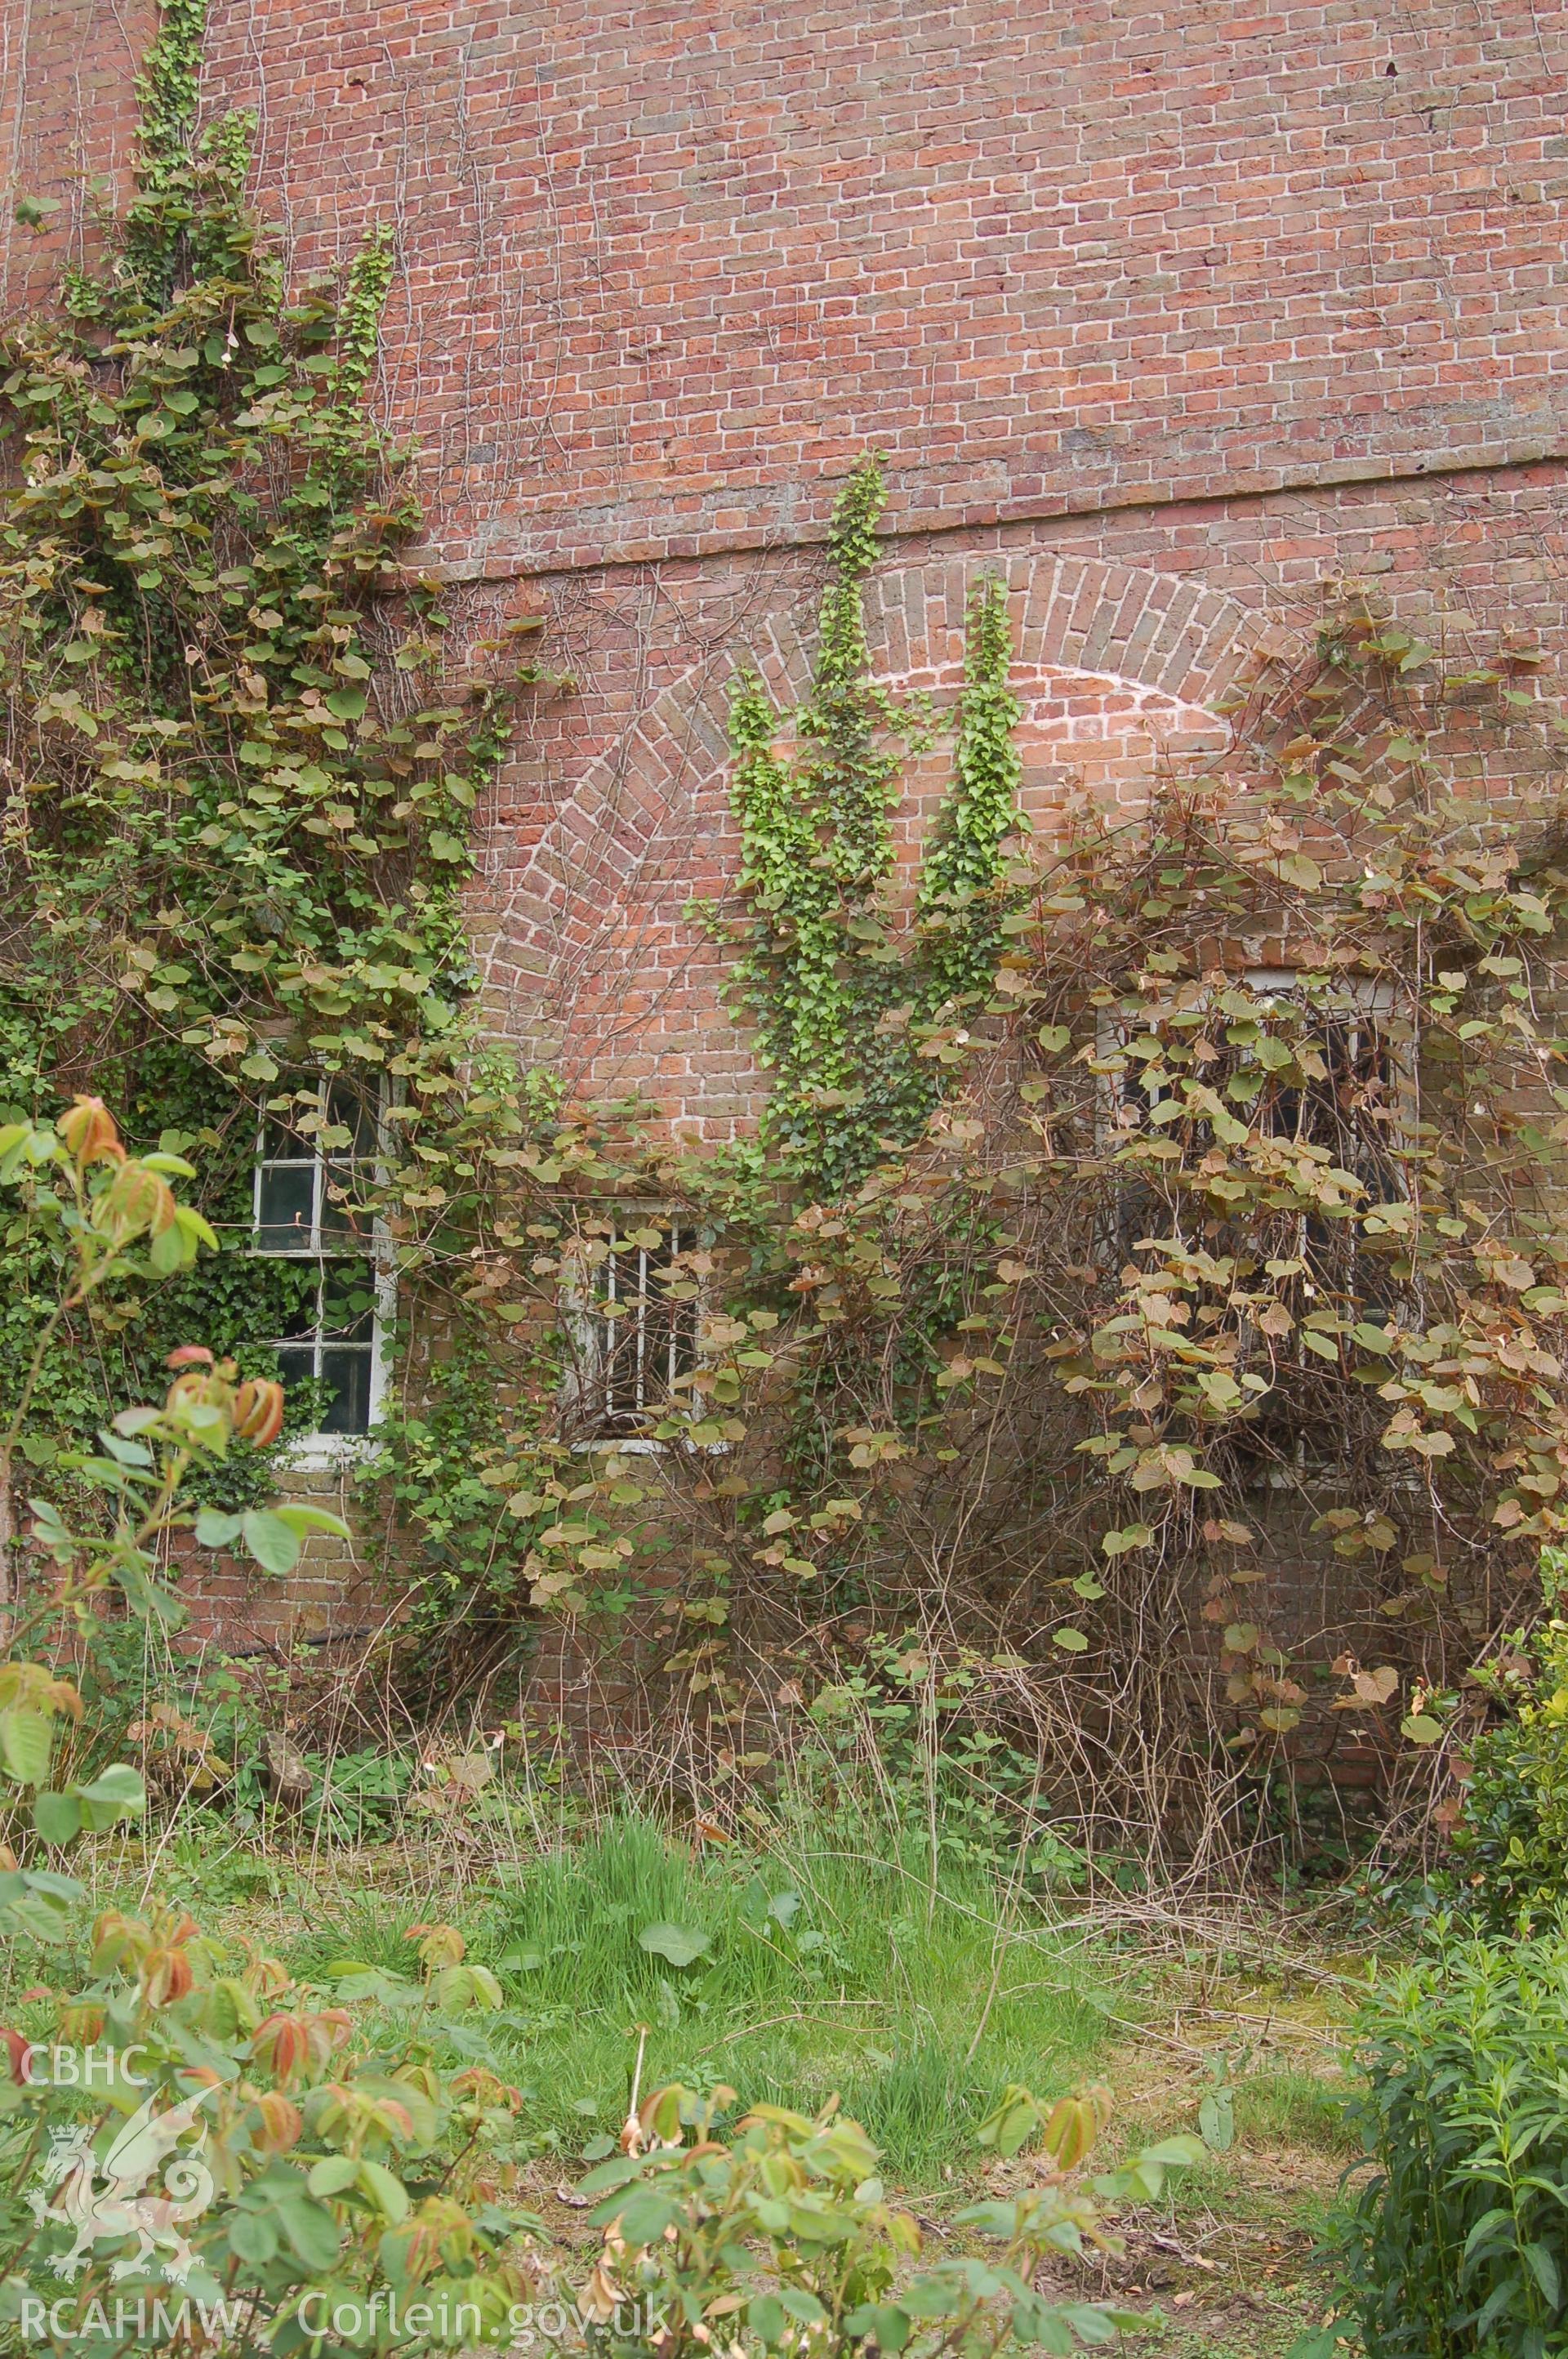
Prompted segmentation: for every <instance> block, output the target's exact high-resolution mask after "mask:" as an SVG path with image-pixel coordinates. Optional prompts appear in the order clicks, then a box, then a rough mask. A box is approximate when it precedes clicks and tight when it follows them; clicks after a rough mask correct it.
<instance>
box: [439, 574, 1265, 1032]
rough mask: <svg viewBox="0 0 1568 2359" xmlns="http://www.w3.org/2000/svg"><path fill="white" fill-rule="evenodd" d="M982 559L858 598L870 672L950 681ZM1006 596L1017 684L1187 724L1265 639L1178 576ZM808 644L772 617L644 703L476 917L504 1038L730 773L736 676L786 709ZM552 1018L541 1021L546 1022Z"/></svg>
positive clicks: (1059, 581) (1034, 581)
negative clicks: (1076, 691)
mask: <svg viewBox="0 0 1568 2359" xmlns="http://www.w3.org/2000/svg"><path fill="white" fill-rule="evenodd" d="M986 570H987V569H986V566H985V563H984V561H983V560H977V559H975V558H949V559H941V560H933V561H930V562H927V563H925V564H924V565H912V566H904V567H901V568H898V569H896V570H894V569H892V568H888V569H885V570H883V571H881V572H879V573H878V574H877V575H876V576H875V577H874V579H873V581H872V582H871V584H870V585H869V588H868V593H867V601H866V604H867V630H868V636H869V638H870V641H871V647H872V650H873V653H874V655H875V657H876V659H877V663H878V669H879V671H880V672H881V674H882V675H883V676H884V677H887V678H890V679H894V680H898V681H901V682H915V683H918V682H921V681H923V680H932V681H938V680H944V679H955V678H957V675H958V673H959V671H960V669H961V667H962V662H963V652H964V617H965V610H966V606H967V603H968V596H969V593H970V591H971V590H972V588H973V585H974V583H975V582H976V581H977V580H978V579H979V575H980V574H981V573H982V572H983V571H986ZM991 570H993V571H1001V572H1002V573H1004V575H1005V578H1006V581H1007V584H1008V591H1009V604H1010V608H1011V617H1012V626H1013V636H1014V644H1015V647H1016V648H1017V654H1018V665H1019V670H1020V673H1021V675H1022V676H1027V675H1029V674H1032V673H1033V674H1038V673H1039V672H1042V671H1046V670H1049V671H1065V672H1076V673H1080V674H1089V675H1093V676H1097V677H1098V678H1100V679H1116V680H1119V681H1121V682H1125V683H1129V684H1130V685H1132V686H1135V687H1137V688H1141V689H1145V690H1151V691H1152V692H1153V693H1154V694H1156V695H1157V696H1159V697H1160V698H1161V699H1166V698H1168V699H1170V700H1171V702H1172V704H1173V705H1181V706H1185V707H1187V708H1189V709H1190V710H1192V711H1193V712H1194V713H1195V715H1196V713H1197V712H1201V711H1203V710H1204V709H1206V708H1209V707H1212V705H1213V704H1214V703H1215V701H1217V698H1218V697H1219V696H1221V695H1222V694H1223V692H1224V691H1225V690H1226V689H1227V688H1228V687H1229V686H1230V685H1231V683H1232V682H1233V680H1234V679H1235V678H1236V676H1237V674H1238V671H1239V670H1240V669H1242V667H1243V666H1244V665H1245V664H1246V663H1247V661H1248V659H1249V657H1250V656H1251V655H1252V654H1253V652H1254V651H1255V649H1256V648H1257V647H1258V644H1259V642H1260V639H1261V638H1262V636H1263V635H1264V631H1265V627H1266V626H1265V623H1264V619H1263V618H1262V617H1261V616H1260V615H1258V614H1252V613H1249V611H1248V610H1247V609H1246V608H1245V607H1242V606H1240V605H1238V603H1236V602H1235V601H1234V600H1232V599H1229V598H1227V597H1226V596H1224V595H1223V594H1222V593H1221V592H1217V591H1216V590H1214V589H1212V588H1209V587H1207V586H1206V585H1205V584H1204V583H1203V582H1196V581H1192V580H1188V579H1186V578H1185V577H1184V576H1181V575H1178V574H1169V573H1158V572H1154V571H1148V570H1146V569H1143V568H1140V567H1134V566H1126V565H1115V564H1109V563H1107V562H1105V561H1103V560H1099V559H1096V558H1084V557H1056V556H1051V555H1045V554H1040V555H1035V556H1022V557H1014V558H1009V559H1006V560H998V561H996V563H995V564H994V565H993V567H992V568H991ZM811 653H812V638H811V636H810V635H809V634H808V633H807V632H806V631H805V630H802V629H801V628H800V627H799V626H798V625H796V624H795V622H794V621H793V620H790V619H785V618H781V619H780V620H779V621H777V622H775V623H772V624H769V625H765V626H764V627H763V628H762V630H761V631H760V632H759V633H756V634H755V635H754V636H752V638H751V639H750V640H749V641H746V642H743V643H741V644H740V645H738V646H737V647H735V648H734V650H733V651H732V659H731V660H729V661H725V662H721V663H708V664H705V665H703V666H701V667H699V668H695V669H693V670H692V671H691V672H689V673H687V675H686V676H685V677H684V678H683V679H679V680H677V681H676V682H674V683H673V684H672V685H671V686H670V687H669V688H667V689H665V690H664V692H663V693H662V694H661V695H660V696H659V697H658V698H657V699H656V700H655V701H654V703H653V704H652V705H651V706H650V708H649V710H648V712H646V713H645V714H644V716H643V720H642V721H641V722H640V723H639V724H638V726H637V729H636V731H635V733H634V734H633V739H632V742H631V744H630V745H623V746H622V747H621V748H619V749H617V751H616V753H615V754H614V755H613V756H603V757H601V758H600V760H599V761H597V762H595V763H594V764H592V765H591V766H590V767H589V769H587V770H586V771H585V772H584V774H583V776H582V777H581V779H580V780H579V783H578V785H577V787H576V788H575V789H574V790H573V792H572V794H571V795H570V797H569V798H568V800H567V801H566V802H565V803H564V804H563V805H562V806H561V808H560V809H559V810H557V813H556V815H555V818H554V820H553V821H552V822H551V825H550V827H549V829H548V830H547V832H546V834H545V835H544V837H543V838H542V839H541V841H540V843H538V845H537V846H536V847H535V851H534V853H533V855H532V857H531V858H530V860H529V861H528V863H527V864H526V866H525V867H524V869H523V870H522V871H521V872H520V873H519V874H518V875H516V876H515V877H514V879H512V880H511V883H510V889H509V890H508V891H507V892H506V893H505V895H504V897H503V898H502V899H501V900H500V902H499V903H498V905H496V906H493V907H492V909H491V910H489V911H488V912H486V917H487V919H488V923H487V924H486V925H485V932H486V933H487V935H488V937H489V939H488V941H487V942H486V944H485V945H484V946H483V949H482V952H481V957H482V966H483V973H484V977H485V988H486V994H487V996H489V997H490V998H491V999H492V1003H494V1004H495V1012H496V1014H497V1016H502V1014H503V1007H502V1005H501V1003H502V1002H505V1003H509V1004H508V1005H507V1006H506V1007H505V1011H504V1014H505V1028H507V1029H508V1030H513V1029H515V1028H516V1025H517V1018H518V1016H519V1015H520V1013H521V1012H522V1011H521V1009H520V1008H519V1006H518V1004H517V1003H518V1001H519V998H520V997H535V999H536V1006H537V1012H538V1014H539V1015H541V1016H543V1015H544V1014H545V1012H546V1007H547V1005H548V1002H549V1000H550V997H551V989H550V975H551V971H552V968H553V967H554V965H555V962H556V959H557V956H558V954H559V951H560V947H561V945H562V942H563V938H564V936H566V935H569V937H570V938H571V939H572V940H575V942H576V944H577V945H578V947H579V951H580V949H581V946H582V944H583V943H584V941H585V939H586V938H587V937H588V936H589V935H591V934H592V933H593V931H594V930H595V929H596V928H597V926H598V925H599V923H600V921H602V920H603V919H605V918H607V917H608V916H609V914H610V912H611V909H612V908H614V907H616V906H617V905H620V906H622V907H623V906H624V900H625V897H626V895H627V892H628V890H629V888H630V886H632V883H633V878H634V876H635V875H637V874H639V873H640V872H643V871H645V869H646V868H647V866H648V864H649V863H650V862H651V861H653V860H656V859H657V856H658V839H659V835H660V832H661V822H662V823H663V826H664V828H665V830H669V831H676V832H678V829H679V827H680V826H681V824H682V823H689V819H690V815H691V813H692V811H693V810H694V809H695V808H696V807H697V806H698V805H699V804H704V803H705V802H706V799H707V798H708V795H709V793H710V791H711V789H712V788H713V786H714V784H715V781H716V780H717V779H718V778H719V777H720V776H721V774H722V773H723V771H724V769H725V768H726V766H727V764H728V759H729V749H728V742H727V736H726V717H727V711H728V703H729V696H730V681H731V679H733V676H734V671H735V669H736V667H737V666H738V665H739V664H741V663H750V664H751V665H752V667H753V668H754V669H755V670H756V671H757V672H758V674H759V675H760V677H761V679H762V682H763V685H764V686H765V687H766V688H767V690H769V691H770V693H771V694H773V696H774V697H775V698H776V699H777V700H778V701H779V702H780V703H781V704H784V705H787V704H791V703H795V702H797V701H799V699H800V698H801V696H802V695H803V694H804V693H805V690H806V686H807V683H808V681H809V679H810V666H811ZM546 1020H547V1019H546Z"/></svg>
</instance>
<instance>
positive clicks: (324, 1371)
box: [320, 1343, 371, 1433]
mask: <svg viewBox="0 0 1568 2359" xmlns="http://www.w3.org/2000/svg"><path fill="white" fill-rule="evenodd" d="M370 1359H371V1355H370V1346H369V1344H368V1343H329V1344H328V1345H327V1346H326V1347H325V1348H324V1350H323V1351H322V1353H321V1380H322V1382H323V1384H325V1385H326V1386H327V1387H328V1390H329V1398H328V1401H327V1406H326V1408H325V1410H324V1412H323V1414H322V1418H321V1426H320V1430H321V1431H322V1432H323V1433H368V1432H369V1430H370Z"/></svg>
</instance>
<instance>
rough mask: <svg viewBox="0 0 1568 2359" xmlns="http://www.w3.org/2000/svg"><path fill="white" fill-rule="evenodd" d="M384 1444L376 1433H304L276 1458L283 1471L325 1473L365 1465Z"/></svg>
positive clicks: (281, 1472) (291, 1472) (280, 1470)
mask: <svg viewBox="0 0 1568 2359" xmlns="http://www.w3.org/2000/svg"><path fill="white" fill-rule="evenodd" d="M380 1447H381V1442H380V1437H379V1436H378V1435H376V1434H373V1433H301V1434H297V1435H296V1436H295V1438H294V1440H292V1441H289V1442H287V1443H286V1444H285V1445H284V1447H283V1448H282V1449H281V1450H280V1451H278V1453H277V1455H276V1458H275V1459H274V1460H273V1464H274V1465H275V1466H276V1469H277V1471H278V1473H280V1474H326V1473H334V1472H336V1471H337V1470H338V1469H339V1468H344V1469H347V1468H349V1467H351V1466H362V1465H364V1464H365V1463H366V1462H367V1461H368V1460H370V1459H372V1458H373V1457H374V1455H375V1453H376V1451H377V1450H378V1449H379V1448H380Z"/></svg>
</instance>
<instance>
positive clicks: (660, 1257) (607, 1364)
mask: <svg viewBox="0 0 1568 2359" xmlns="http://www.w3.org/2000/svg"><path fill="white" fill-rule="evenodd" d="M692 1242H693V1239H692V1234H691V1232H690V1231H689V1230H685V1229H682V1228H681V1227H680V1226H679V1225H678V1224H676V1223H672V1225H671V1227H670V1229H669V1232H668V1234H667V1236H666V1237H665V1239H664V1240H663V1241H662V1242H661V1243H660V1244H659V1245H656V1246H648V1245H633V1246H629V1247H626V1248H623V1249H622V1250H621V1251H619V1252H617V1251H613V1250H612V1251H611V1252H610V1253H609V1254H608V1255H607V1256H606V1257H605V1271H604V1301H605V1304H606V1306H607V1307H606V1312H605V1314H604V1315H603V1316H601V1317H600V1321H598V1325H599V1330H600V1334H599V1353H600V1362H601V1366H600V1381H599V1383H598V1385H597V1386H596V1387H595V1389H596V1391H597V1393H598V1395H599V1414H600V1420H601V1423H602V1427H603V1430H605V1431H607V1432H632V1433H634V1432H635V1431H636V1430H637V1429H638V1428H639V1426H641V1425H642V1424H643V1421H644V1420H645V1419H647V1418H648V1417H649V1416H650V1415H651V1414H653V1413H654V1410H655V1409H656V1408H657V1407H658V1406H659V1404H660V1401H661V1398H662V1397H665V1396H667V1395H668V1394H669V1393H670V1392H671V1391H672V1390H673V1388H674V1386H675V1383H676V1378H677V1377H678V1376H680V1375H684V1374H686V1373H687V1371H688V1370H689V1369H690V1368H691V1367H692V1366H693V1365H695V1363H696V1333H695V1321H694V1319H693V1318H692V1317H691V1315H690V1310H691V1306H690V1305H689V1304H687V1303H685V1302H681V1301H678V1300H676V1299H674V1298H673V1297H672V1296H670V1295H669V1294H668V1293H667V1292H666V1291H665V1288H663V1287H662V1286H661V1284H660V1282H659V1281H660V1278H661V1276H662V1275H664V1274H665V1273H667V1272H668V1271H669V1270H670V1269H671V1268H672V1266H673V1265H674V1263H675V1261H676V1256H678V1255H679V1254H680V1253H681V1252H683V1251H684V1250H686V1249H687V1247H688V1246H689V1245H690V1244H691V1243H692ZM612 1304H623V1305H624V1306H625V1309H624V1315H623V1316H622V1317H616V1316H614V1315H613V1313H612V1312H611V1310H609V1306H610V1305H612Z"/></svg>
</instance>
